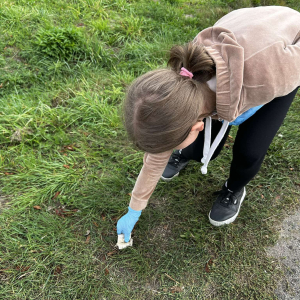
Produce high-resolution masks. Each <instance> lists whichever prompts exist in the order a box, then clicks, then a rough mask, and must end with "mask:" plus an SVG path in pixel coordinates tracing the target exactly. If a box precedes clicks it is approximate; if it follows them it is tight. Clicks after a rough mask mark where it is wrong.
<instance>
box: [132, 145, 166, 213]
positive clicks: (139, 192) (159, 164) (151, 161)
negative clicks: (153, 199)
mask: <svg viewBox="0 0 300 300" xmlns="http://www.w3.org/2000/svg"><path fill="white" fill-rule="evenodd" d="M171 154H172V150H170V151H166V152H162V153H158V154H150V153H145V155H144V165H143V167H142V169H141V171H140V174H139V176H138V178H137V180H136V183H135V185H134V188H133V191H132V194H131V201H130V203H129V206H130V207H131V208H132V209H134V210H142V209H144V208H145V207H146V206H147V203H148V200H149V198H150V196H151V195H152V193H153V191H154V189H155V187H156V184H157V182H158V180H159V179H160V176H161V175H162V173H163V171H164V169H165V167H166V165H167V163H168V160H169V158H170V155H171Z"/></svg>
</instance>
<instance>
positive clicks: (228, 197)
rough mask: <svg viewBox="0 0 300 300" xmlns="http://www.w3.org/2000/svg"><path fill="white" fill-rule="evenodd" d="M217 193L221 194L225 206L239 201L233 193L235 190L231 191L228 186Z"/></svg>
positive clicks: (221, 201)
mask: <svg viewBox="0 0 300 300" xmlns="http://www.w3.org/2000/svg"><path fill="white" fill-rule="evenodd" d="M215 194H217V195H219V196H220V198H221V200H220V204H222V205H224V206H229V205H232V204H234V205H236V204H237V202H238V199H237V197H236V196H235V195H234V194H233V192H231V191H229V190H228V189H227V188H224V189H222V190H221V191H218V192H216V193H215Z"/></svg>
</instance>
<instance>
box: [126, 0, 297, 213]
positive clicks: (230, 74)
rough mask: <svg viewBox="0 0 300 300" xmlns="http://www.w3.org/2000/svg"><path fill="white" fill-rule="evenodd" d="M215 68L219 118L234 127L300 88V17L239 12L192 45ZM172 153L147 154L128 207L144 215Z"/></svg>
mask: <svg viewBox="0 0 300 300" xmlns="http://www.w3.org/2000/svg"><path fill="white" fill-rule="evenodd" d="M194 42H195V43H199V44H203V45H204V46H205V49H206V50H207V52H208V54H209V55H210V56H211V57H212V59H213V60H214V62H215V64H216V79H217V86H216V111H217V117H219V118H221V119H223V120H227V121H229V122H230V121H233V120H235V119H236V118H237V117H238V116H239V115H241V114H242V113H244V112H245V111H247V110H248V109H250V108H252V107H255V106H258V105H262V104H266V103H268V102H270V101H272V100H273V99H274V98H276V97H280V96H284V95H287V94H289V93H290V92H291V91H293V90H294V89H295V88H296V87H297V86H300V13H299V12H297V11H295V10H293V9H291V8H288V7H281V6H266V7H256V8H243V9H239V10H235V11H233V12H231V13H229V14H227V15H225V16H224V17H223V18H221V19H220V20H219V21H218V22H217V23H216V24H215V25H214V26H212V27H209V28H207V29H205V30H203V31H201V32H200V33H199V34H198V35H197V36H196V38H195V39H194ZM171 153H172V150H170V151H167V152H164V153H159V154H150V153H146V154H145V156H144V165H143V167H142V169H141V171H140V174H139V176H138V178H137V181H136V183H135V186H134V189H133V191H132V197H131V201H130V207H131V208H132V209H135V210H141V209H144V208H145V207H146V205H147V202H148V199H149V198H150V196H151V194H152V192H153V191H154V189H155V187H156V184H157V182H158V180H159V178H160V176H161V175H162V173H163V171H164V169H165V167H166V165H167V162H168V159H169V157H170V155H171Z"/></svg>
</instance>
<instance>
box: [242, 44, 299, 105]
mask: <svg viewBox="0 0 300 300" xmlns="http://www.w3.org/2000/svg"><path fill="white" fill-rule="evenodd" d="M245 70H251V71H248V72H245V74H247V75H245V78H244V89H245V91H246V93H247V97H248V98H249V97H250V98H252V99H257V100H258V99H259V98H261V100H262V101H260V104H264V103H267V102H270V101H271V100H273V99H274V98H276V97H281V96H285V95H287V94H289V93H290V92H292V91H293V90H294V89H295V88H297V87H298V86H300V40H298V41H297V42H296V43H295V44H292V45H285V43H284V42H283V41H278V42H276V43H273V44H272V45H270V46H269V47H268V48H265V49H262V50H261V51H260V52H259V53H255V54H253V55H252V56H251V57H249V58H247V60H246V61H245ZM245 109H248V108H247V107H244V110H245Z"/></svg>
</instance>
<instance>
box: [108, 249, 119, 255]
mask: <svg viewBox="0 0 300 300" xmlns="http://www.w3.org/2000/svg"><path fill="white" fill-rule="evenodd" d="M116 253H117V250H114V251H111V252H108V253H107V256H112V255H114V254H116Z"/></svg>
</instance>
